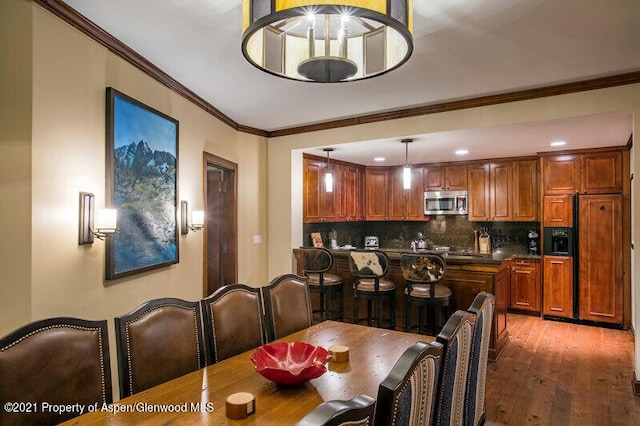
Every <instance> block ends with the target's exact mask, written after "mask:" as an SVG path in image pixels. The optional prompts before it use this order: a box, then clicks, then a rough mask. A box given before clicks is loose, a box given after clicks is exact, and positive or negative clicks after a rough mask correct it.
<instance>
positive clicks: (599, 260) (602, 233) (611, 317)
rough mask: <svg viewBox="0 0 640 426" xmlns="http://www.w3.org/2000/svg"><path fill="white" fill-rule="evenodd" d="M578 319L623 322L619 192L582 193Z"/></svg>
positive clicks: (620, 200)
mask: <svg viewBox="0 0 640 426" xmlns="http://www.w3.org/2000/svg"><path fill="white" fill-rule="evenodd" d="M579 205H580V208H579V210H580V229H579V239H578V245H579V250H578V255H579V263H578V266H579V270H580V274H579V288H580V291H579V304H578V308H579V318H580V319H583V320H589V321H599V322H607V323H614V324H622V295H623V291H622V286H623V273H622V270H623V260H622V256H623V252H622V195H618V194H612V195H581V196H580V203H579Z"/></svg>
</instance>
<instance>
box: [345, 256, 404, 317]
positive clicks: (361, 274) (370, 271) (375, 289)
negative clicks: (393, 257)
mask: <svg viewBox="0 0 640 426" xmlns="http://www.w3.org/2000/svg"><path fill="white" fill-rule="evenodd" d="M349 266H350V268H351V273H352V275H353V277H354V281H353V297H354V301H353V322H354V323H355V324H358V323H359V322H360V317H359V316H358V304H359V300H360V299H365V300H366V301H367V325H369V326H371V322H372V320H373V319H374V318H373V316H372V305H373V304H374V303H375V304H376V307H377V315H376V317H375V319H376V322H377V326H378V327H382V326H383V325H384V323H385V322H386V323H387V324H386V325H387V328H391V329H394V328H395V326H396V314H395V289H396V286H395V284H394V283H393V281H391V280H389V279H387V278H384V276H385V275H386V274H387V272H388V270H389V258H388V257H387V255H386V254H385V253H384V252H381V251H378V250H353V251H351V252H350V253H349ZM384 302H387V303H388V306H389V316H388V318H383V310H384V309H383V305H384Z"/></svg>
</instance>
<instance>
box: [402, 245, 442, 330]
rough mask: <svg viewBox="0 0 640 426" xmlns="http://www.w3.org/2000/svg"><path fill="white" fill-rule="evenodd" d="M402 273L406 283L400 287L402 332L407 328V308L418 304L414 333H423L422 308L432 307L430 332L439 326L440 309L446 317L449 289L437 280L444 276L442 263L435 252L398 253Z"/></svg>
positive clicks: (408, 320) (408, 317)
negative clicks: (403, 307)
mask: <svg viewBox="0 0 640 426" xmlns="http://www.w3.org/2000/svg"><path fill="white" fill-rule="evenodd" d="M400 268H401V270H402V276H403V277H404V279H405V280H406V282H407V286H406V288H405V290H404V294H405V298H406V317H407V328H406V331H411V328H412V324H411V307H412V306H413V305H415V306H417V307H418V333H424V332H425V324H424V317H425V315H424V308H427V307H430V308H433V333H432V334H433V335H434V336H435V335H436V334H437V333H438V330H439V329H440V323H439V320H440V313H441V308H445V310H446V313H445V319H446V318H448V317H449V303H450V301H451V289H450V288H449V287H447V286H445V285H443V284H439V283H438V282H439V281H440V280H441V279H442V277H444V273H445V270H446V262H445V260H444V258H443V257H442V256H439V255H437V254H413V253H411V254H409V253H403V254H401V255H400Z"/></svg>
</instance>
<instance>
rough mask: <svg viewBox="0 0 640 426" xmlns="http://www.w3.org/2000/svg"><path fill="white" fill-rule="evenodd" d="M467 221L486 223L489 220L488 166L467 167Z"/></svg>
mask: <svg viewBox="0 0 640 426" xmlns="http://www.w3.org/2000/svg"><path fill="white" fill-rule="evenodd" d="M468 175H469V189H468V193H467V197H468V201H469V206H468V210H469V214H468V216H467V218H468V220H469V221H478V222H486V221H488V220H490V219H489V214H490V211H489V164H481V163H474V164H470V165H469V169H468Z"/></svg>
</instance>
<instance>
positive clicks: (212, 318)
mask: <svg viewBox="0 0 640 426" xmlns="http://www.w3.org/2000/svg"><path fill="white" fill-rule="evenodd" d="M201 304H202V312H203V315H204V326H205V331H206V336H207V359H208V362H209V364H212V363H214V362H218V361H222V360H223V359H226V358H229V357H232V356H234V355H237V354H239V353H242V352H244V351H248V350H249V349H252V348H257V347H258V346H261V345H264V344H265V342H266V334H265V327H264V323H263V315H262V294H261V292H260V289H259V288H253V287H249V286H247V285H244V284H231V285H226V286H224V287H221V288H220V289H218V290H217V291H216V292H215V293H213V294H212V295H211V296H209V297H207V298H206V299H203V300H202V301H201Z"/></svg>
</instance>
